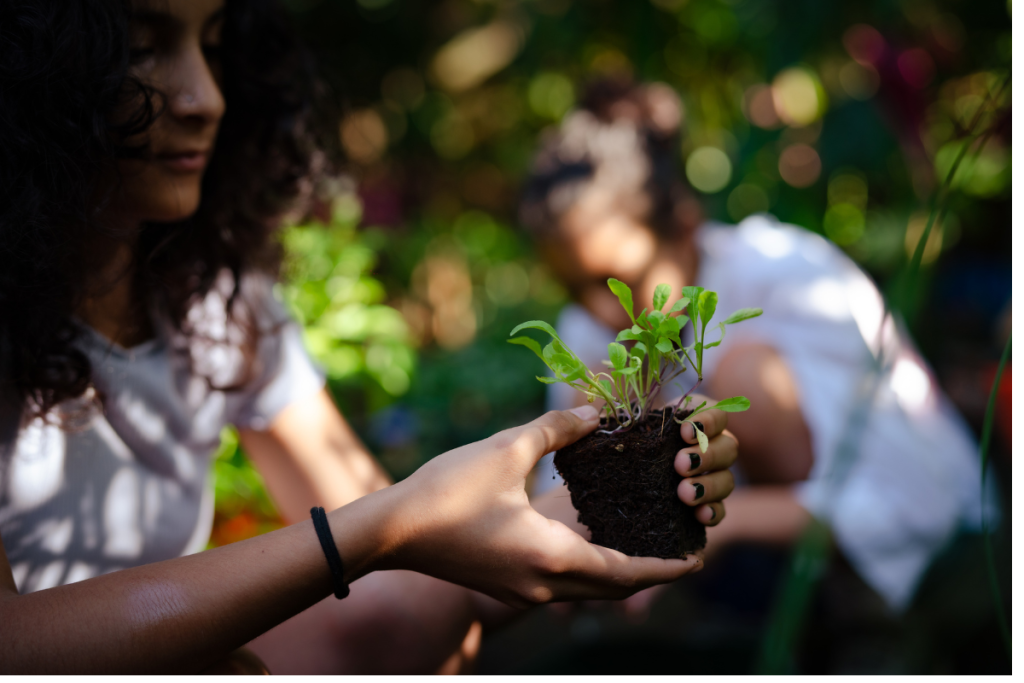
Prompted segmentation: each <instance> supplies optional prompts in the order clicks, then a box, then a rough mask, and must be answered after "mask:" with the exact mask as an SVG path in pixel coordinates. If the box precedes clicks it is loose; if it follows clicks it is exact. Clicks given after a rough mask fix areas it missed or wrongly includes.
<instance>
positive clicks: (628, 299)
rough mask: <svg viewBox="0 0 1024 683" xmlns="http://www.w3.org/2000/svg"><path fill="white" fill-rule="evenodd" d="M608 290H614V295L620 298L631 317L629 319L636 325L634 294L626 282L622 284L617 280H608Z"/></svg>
mask: <svg viewBox="0 0 1024 683" xmlns="http://www.w3.org/2000/svg"><path fill="white" fill-rule="evenodd" d="M608 288H609V289H610V290H612V294H614V295H615V296H617V297H619V303H620V304H622V308H623V309H625V311H626V313H627V314H628V315H629V319H630V320H632V321H633V322H634V323H635V322H636V316H634V315H633V292H632V290H630V288H629V287H627V286H626V284H625V283H624V282H620V281H618V280H616V279H615V278H613V277H611V278H608Z"/></svg>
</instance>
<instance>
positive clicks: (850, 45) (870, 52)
mask: <svg viewBox="0 0 1024 683" xmlns="http://www.w3.org/2000/svg"><path fill="white" fill-rule="evenodd" d="M843 47H845V48H846V52H847V53H848V54H849V55H850V56H851V57H853V59H855V60H856V61H858V62H860V63H861V64H869V65H876V64H878V62H880V61H881V60H882V55H884V54H885V38H883V37H882V34H881V33H879V32H878V30H877V29H876V28H874V27H873V26H868V25H867V24H856V25H854V26H851V27H850V28H848V29H846V33H844V34H843Z"/></svg>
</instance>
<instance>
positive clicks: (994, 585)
mask: <svg viewBox="0 0 1024 683" xmlns="http://www.w3.org/2000/svg"><path fill="white" fill-rule="evenodd" d="M1012 340H1013V335H1010V337H1009V338H1008V339H1007V340H1006V348H1004V349H1003V355H1002V358H1000V359H999V368H998V369H997V370H996V377H995V380H993V382H992V391H991V392H989V395H988V408H987V409H986V410H985V423H984V426H983V427H982V430H981V447H980V449H981V534H982V538H983V540H984V542H985V560H986V564H987V565H988V583H989V588H990V589H991V590H992V602H993V603H994V607H995V610H996V619H997V620H998V622H999V631H1000V633H1001V634H1002V636H1003V644H1004V645H1005V646H1006V654H1007V655H1008V656H1010V657H1011V658H1012V657H1013V648H1012V644H1011V639H1010V626H1009V624H1008V622H1007V620H1006V613H1005V612H1004V611H1003V595H1002V591H1001V590H1000V589H999V579H998V577H997V576H996V560H995V551H993V549H992V534H991V532H990V531H989V528H988V515H987V514H986V506H985V479H986V477H985V475H986V473H987V472H988V446H989V443H990V442H991V440H992V424H993V423H994V422H995V412H996V398H997V396H998V394H999V384H1000V383H1001V382H1002V380H1003V370H1005V369H1006V362H1007V361H1008V360H1009V358H1010V345H1011V343H1012Z"/></svg>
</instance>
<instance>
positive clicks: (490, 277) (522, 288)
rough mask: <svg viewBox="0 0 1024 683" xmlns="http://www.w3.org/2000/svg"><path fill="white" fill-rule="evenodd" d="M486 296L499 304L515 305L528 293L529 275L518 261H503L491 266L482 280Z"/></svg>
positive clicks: (524, 298) (523, 299)
mask: <svg viewBox="0 0 1024 683" xmlns="http://www.w3.org/2000/svg"><path fill="white" fill-rule="evenodd" d="M484 288H485V289H486V290H487V298H488V299H490V300H491V301H493V302H494V303H496V304H498V305H499V306H515V305H516V304H520V303H522V302H523V301H525V300H526V297H527V296H528V295H529V293H530V276H529V275H528V274H527V273H526V269H524V268H523V267H522V266H521V265H519V264H518V263H503V264H501V265H499V266H495V267H494V268H491V270H490V271H489V272H488V273H487V278H486V280H485V282H484Z"/></svg>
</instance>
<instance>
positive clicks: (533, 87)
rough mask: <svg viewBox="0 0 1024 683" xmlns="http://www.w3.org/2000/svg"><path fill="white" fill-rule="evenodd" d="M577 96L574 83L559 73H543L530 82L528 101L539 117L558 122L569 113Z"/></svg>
mask: <svg viewBox="0 0 1024 683" xmlns="http://www.w3.org/2000/svg"><path fill="white" fill-rule="evenodd" d="M575 98H576V96H575V93H574V92H573V87H572V81H570V80H569V79H568V78H566V77H565V76H563V75H562V74H559V73H551V72H548V73H542V74H540V75H538V76H537V77H536V78H534V79H533V80H532V81H530V87H529V89H528V91H527V100H528V101H529V103H530V109H532V110H533V112H534V113H535V114H537V116H540V117H543V118H546V119H551V120H554V121H557V120H558V119H560V118H562V115H563V114H565V112H567V111H569V107H571V106H572V104H573V101H574V100H575Z"/></svg>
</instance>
